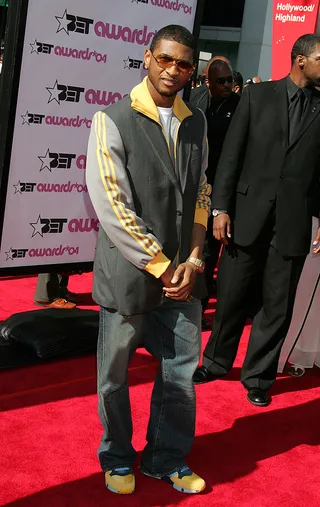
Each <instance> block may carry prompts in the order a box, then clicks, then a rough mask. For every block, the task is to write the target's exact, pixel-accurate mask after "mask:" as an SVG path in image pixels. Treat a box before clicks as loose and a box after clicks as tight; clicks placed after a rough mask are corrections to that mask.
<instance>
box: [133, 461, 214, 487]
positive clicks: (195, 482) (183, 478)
mask: <svg viewBox="0 0 320 507" xmlns="http://www.w3.org/2000/svg"><path fill="white" fill-rule="evenodd" d="M142 473H144V474H145V475H147V476H148V477H153V478H154V479H161V480H163V481H165V482H167V483H168V484H171V486H172V487H173V488H174V489H176V490H177V491H180V492H181V493H189V494H192V493H201V491H203V490H204V489H205V487H206V483H205V481H204V480H203V479H201V477H199V475H197V474H195V473H193V472H192V470H190V468H189V467H187V466H182V467H181V468H180V470H178V471H177V472H174V473H173V474H170V475H166V476H164V477H155V476H154V475H150V474H148V473H147V472H145V471H143V470H142Z"/></svg>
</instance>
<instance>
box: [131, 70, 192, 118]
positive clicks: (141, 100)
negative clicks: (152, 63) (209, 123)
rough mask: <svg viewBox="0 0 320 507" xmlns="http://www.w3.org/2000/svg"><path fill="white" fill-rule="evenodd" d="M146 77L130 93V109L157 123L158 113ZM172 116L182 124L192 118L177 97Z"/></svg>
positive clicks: (190, 113) (180, 99) (188, 110)
mask: <svg viewBox="0 0 320 507" xmlns="http://www.w3.org/2000/svg"><path fill="white" fill-rule="evenodd" d="M147 79H148V78H147V77H145V78H144V80H143V81H142V83H140V84H138V86H136V87H135V88H133V90H132V91H131V93H130V97H131V100H132V103H131V107H132V108H133V109H135V110H136V111H139V112H140V113H142V114H144V115H146V116H148V117H149V118H151V119H152V120H154V121H156V122H157V123H160V122H159V112H158V108H157V106H156V105H155V103H154V101H153V99H152V97H151V95H150V92H149V90H148V85H147ZM173 114H174V115H175V116H176V117H177V118H178V120H179V121H180V122H182V121H183V120H184V119H185V118H187V117H188V116H192V112H191V111H190V109H189V108H188V107H187V106H186V104H185V103H184V101H183V100H182V98H181V97H180V96H179V95H177V96H176V98H175V99H174V103H173Z"/></svg>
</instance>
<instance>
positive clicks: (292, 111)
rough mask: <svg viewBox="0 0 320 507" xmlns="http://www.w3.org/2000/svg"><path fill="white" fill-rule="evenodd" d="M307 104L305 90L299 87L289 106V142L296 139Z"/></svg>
mask: <svg viewBox="0 0 320 507" xmlns="http://www.w3.org/2000/svg"><path fill="white" fill-rule="evenodd" d="M306 106H307V97H306V95H305V93H304V91H303V90H302V89H301V88H299V90H297V93H296V94H295V96H294V98H293V100H292V101H291V103H290V106H289V144H291V143H292V142H293V141H294V139H295V137H296V136H297V134H298V132H299V130H300V128H301V123H302V121H303V119H304V118H303V117H304V114H305V111H306Z"/></svg>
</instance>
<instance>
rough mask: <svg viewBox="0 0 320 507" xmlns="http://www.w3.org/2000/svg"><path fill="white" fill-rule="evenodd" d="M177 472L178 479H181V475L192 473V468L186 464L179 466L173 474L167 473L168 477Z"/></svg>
mask: <svg viewBox="0 0 320 507" xmlns="http://www.w3.org/2000/svg"><path fill="white" fill-rule="evenodd" d="M176 474H178V476H179V479H182V478H183V477H185V476H186V475H187V476H190V475H192V470H190V468H189V467H188V466H186V465H184V466H183V467H181V468H180V469H179V470H178V471H177V472H174V473H173V474H171V475H169V477H173V476H174V475H176Z"/></svg>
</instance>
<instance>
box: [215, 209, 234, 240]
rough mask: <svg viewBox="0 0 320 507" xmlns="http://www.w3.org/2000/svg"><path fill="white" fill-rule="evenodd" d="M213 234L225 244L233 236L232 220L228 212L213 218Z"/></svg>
mask: <svg viewBox="0 0 320 507" xmlns="http://www.w3.org/2000/svg"><path fill="white" fill-rule="evenodd" d="M213 235H214V237H215V238H216V239H217V240H218V241H220V242H221V243H222V244H223V245H227V244H228V238H229V239H230V238H231V220H230V217H229V215H228V214H227V213H221V214H220V215H218V216H217V217H214V219H213Z"/></svg>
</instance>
